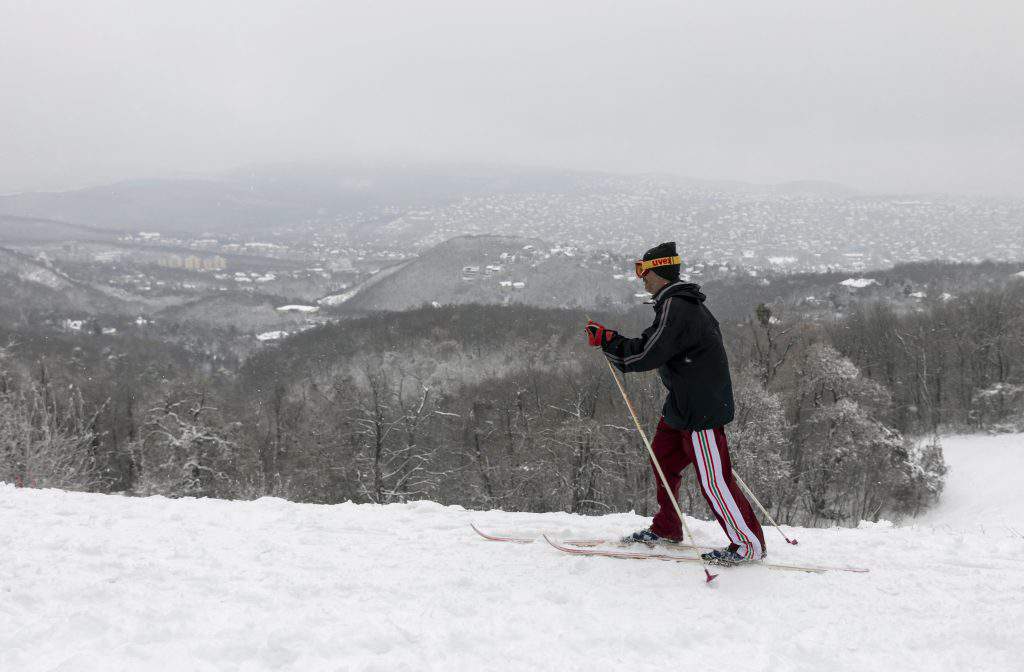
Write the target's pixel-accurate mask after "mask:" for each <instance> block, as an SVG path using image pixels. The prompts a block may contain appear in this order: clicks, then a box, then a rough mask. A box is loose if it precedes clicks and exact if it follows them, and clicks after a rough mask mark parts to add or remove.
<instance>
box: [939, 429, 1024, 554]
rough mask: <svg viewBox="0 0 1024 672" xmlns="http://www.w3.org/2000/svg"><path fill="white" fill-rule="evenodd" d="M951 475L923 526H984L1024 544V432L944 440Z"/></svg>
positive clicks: (943, 448)
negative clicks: (1023, 487) (1023, 478)
mask: <svg viewBox="0 0 1024 672" xmlns="http://www.w3.org/2000/svg"><path fill="white" fill-rule="evenodd" d="M942 451H943V453H944V454H945V456H946V464H947V466H948V467H949V474H948V476H947V477H946V488H945V491H944V492H943V497H942V501H941V504H940V505H939V506H938V507H936V508H935V509H934V510H933V511H930V512H929V513H927V514H925V515H924V516H923V517H922V518H921V519H920V520H921V522H922V523H933V524H935V525H942V526H947V527H949V528H950V529H953V528H957V529H959V528H963V527H971V526H984V527H985V528H991V530H990V531H993V532H996V531H998V530H1002V531H1003V532H1004V533H1006V534H1009V535H1011V536H1013V535H1014V534H1016V535H1017V537H1018V538H1019V539H1021V540H1022V543H1024V536H1022V535H1024V498H1022V497H1021V495H1020V488H1021V480H1020V474H1024V434H996V435H993V436H987V435H978V436H954V437H946V438H945V439H944V440H943V442H942Z"/></svg>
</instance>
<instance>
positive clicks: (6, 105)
mask: <svg viewBox="0 0 1024 672" xmlns="http://www.w3.org/2000/svg"><path fill="white" fill-rule="evenodd" d="M1022 36H1024V3H1022V2H1019V0H1007V1H998V2H997V1H995V0H987V1H981V2H979V1H977V0H975V1H973V2H948V1H945V0H922V1H920V2H892V1H891V0H889V1H885V2H882V1H877V2H876V1H870V2H859V1H857V0H843V1H837V2H833V1H830V0H807V1H805V2H795V1H791V0H773V1H772V2H764V1H763V0H750V1H745V2H728V1H722V0H719V1H708V2H684V1H682V0H676V1H674V2H639V1H628V0H621V1H620V2H615V3H611V2H602V1H600V0H581V1H575V2H559V1H556V0H544V1H542V2H534V1H533V0H515V1H511V0H510V1H508V2H500V3H499V2H488V1H486V0H466V1H454V0H422V1H420V2H394V1H390V0H372V1H367V2H352V1H345V0H334V1H326V0H325V1H316V2H313V1H310V2H302V1H299V0H292V1H284V0H282V1H269V0H244V1H242V0H237V1H229V2H217V1H215V0H205V1H194V0H174V1H173V2H171V1H165V2H164V1H162V2H146V1H144V0H123V1H115V0H89V1H88V2H78V1H77V0H66V1H65V2H51V1H47V0H26V1H23V2H22V1H18V0H0V91H2V94H0V95H2V102H0V192H9V191H15V190H22V189H36V188H46V189H52V188H67V187H73V186H78V185H83V184H94V183H98V182H103V181H107V180H112V179H120V178H126V177H142V176H155V175H169V174H179V173H196V172H210V171H217V170H221V169H225V168H229V167H233V166H237V165H242V164H247V163H251V162H263V161H303V160H331V159H344V158H348V157H353V156H355V157H360V158H374V157H380V158H389V159H409V160H442V161H444V160H470V161H489V162H510V163H525V164H537V165H543V166H557V167H570V168H584V169H596V170H608V171H614V172H647V171H659V172H670V173H676V174H679V175H685V176H691V177H705V178H732V179H741V180H749V181H754V182H774V181H783V180H795V179H825V180H835V181H838V182H844V183H847V184H849V185H851V186H855V187H860V188H865V189H872V190H874V189H883V190H946V191H972V192H976V191H983V192H992V193H1010V194H1016V195H1024V39H1022Z"/></svg>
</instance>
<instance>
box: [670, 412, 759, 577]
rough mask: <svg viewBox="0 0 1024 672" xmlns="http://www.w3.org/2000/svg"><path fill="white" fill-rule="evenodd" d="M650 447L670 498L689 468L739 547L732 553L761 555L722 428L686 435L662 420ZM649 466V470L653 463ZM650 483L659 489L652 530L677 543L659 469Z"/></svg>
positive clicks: (677, 524) (675, 519) (673, 516)
mask: <svg viewBox="0 0 1024 672" xmlns="http://www.w3.org/2000/svg"><path fill="white" fill-rule="evenodd" d="M651 448H653V449H654V455H655V456H656V457H657V458H658V463H659V464H661V468H662V470H663V471H664V472H665V478H666V479H667V480H668V483H669V486H670V487H671V488H672V493H673V494H674V495H676V496H677V497H678V494H679V482H680V480H681V475H682V472H683V469H685V468H686V467H688V466H690V464H693V465H694V467H695V469H696V471H697V479H698V480H699V481H700V491H701V493H702V494H703V495H704V499H705V500H707V503H708V506H709V507H710V508H711V510H712V511H713V512H714V514H715V518H716V519H717V520H718V524H719V525H721V526H722V529H723V530H725V534H726V535H727V536H728V537H729V541H730V542H731V543H733V544H735V545H736V546H737V550H736V552H737V553H739V554H740V555H742V556H744V557H752V558H758V559H759V558H761V557H762V555H764V552H765V545H764V532H763V531H762V530H761V524H760V523H758V522H757V517H756V516H755V515H754V510H753V509H751V508H750V502H748V501H747V498H746V497H745V496H744V495H743V492H742V491H741V490H740V487H739V485H738V484H737V483H736V479H735V478H733V475H732V461H731V460H730V459H729V445H728V443H727V442H726V438H725V429H724V428H722V427H716V428H715V429H706V430H703V431H698V432H690V431H686V430H679V429H673V428H672V427H669V426H668V425H667V424H666V423H665V419H664V418H662V419H661V421H660V422H659V423H658V431H657V432H655V434H654V441H653V442H652V444H651ZM651 466H652V468H653V464H652V465H651ZM654 479H655V481H656V482H657V484H658V513H657V514H656V515H655V516H654V524H653V525H651V529H652V530H653V531H654V533H655V534H657V535H659V536H662V537H669V538H672V539H678V538H679V537H681V536H682V524H681V523H680V522H679V516H677V515H676V512H675V509H673V508H672V502H671V501H670V500H669V498H668V495H667V494H666V492H665V488H664V486H663V485H662V483H661V479H660V478H659V477H658V473H657V470H655V473H654Z"/></svg>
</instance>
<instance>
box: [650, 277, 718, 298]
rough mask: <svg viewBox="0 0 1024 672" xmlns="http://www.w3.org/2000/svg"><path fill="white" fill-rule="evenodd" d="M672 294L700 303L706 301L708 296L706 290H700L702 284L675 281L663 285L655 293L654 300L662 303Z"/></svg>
mask: <svg viewBox="0 0 1024 672" xmlns="http://www.w3.org/2000/svg"><path fill="white" fill-rule="evenodd" d="M670 296H678V297H681V298H684V299H690V300H692V301H697V302H698V303H704V301H705V300H706V299H707V298H708V297H706V296H705V295H704V292H702V291H700V285H697V284H694V283H692V282H673V283H672V284H671V285H665V286H664V287H662V288H661V291H660V292H658V293H657V294H655V295H654V302H655V303H661V302H662V301H664V300H665V299H667V298H668V297H670Z"/></svg>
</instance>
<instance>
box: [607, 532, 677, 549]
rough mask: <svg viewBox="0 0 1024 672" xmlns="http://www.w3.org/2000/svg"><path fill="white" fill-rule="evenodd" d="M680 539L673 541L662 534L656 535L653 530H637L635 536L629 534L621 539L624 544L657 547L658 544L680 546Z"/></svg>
mask: <svg viewBox="0 0 1024 672" xmlns="http://www.w3.org/2000/svg"><path fill="white" fill-rule="evenodd" d="M680 541H681V540H680V539H672V538H671V537H663V536H661V535H660V534H655V533H654V531H653V530H651V528H647V529H646V530H637V531H636V532H634V533H633V534H627V535H626V536H624V537H623V538H622V539H621V543H623V544H646V545H647V546H655V545H657V544H678V543H679V542H680Z"/></svg>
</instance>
